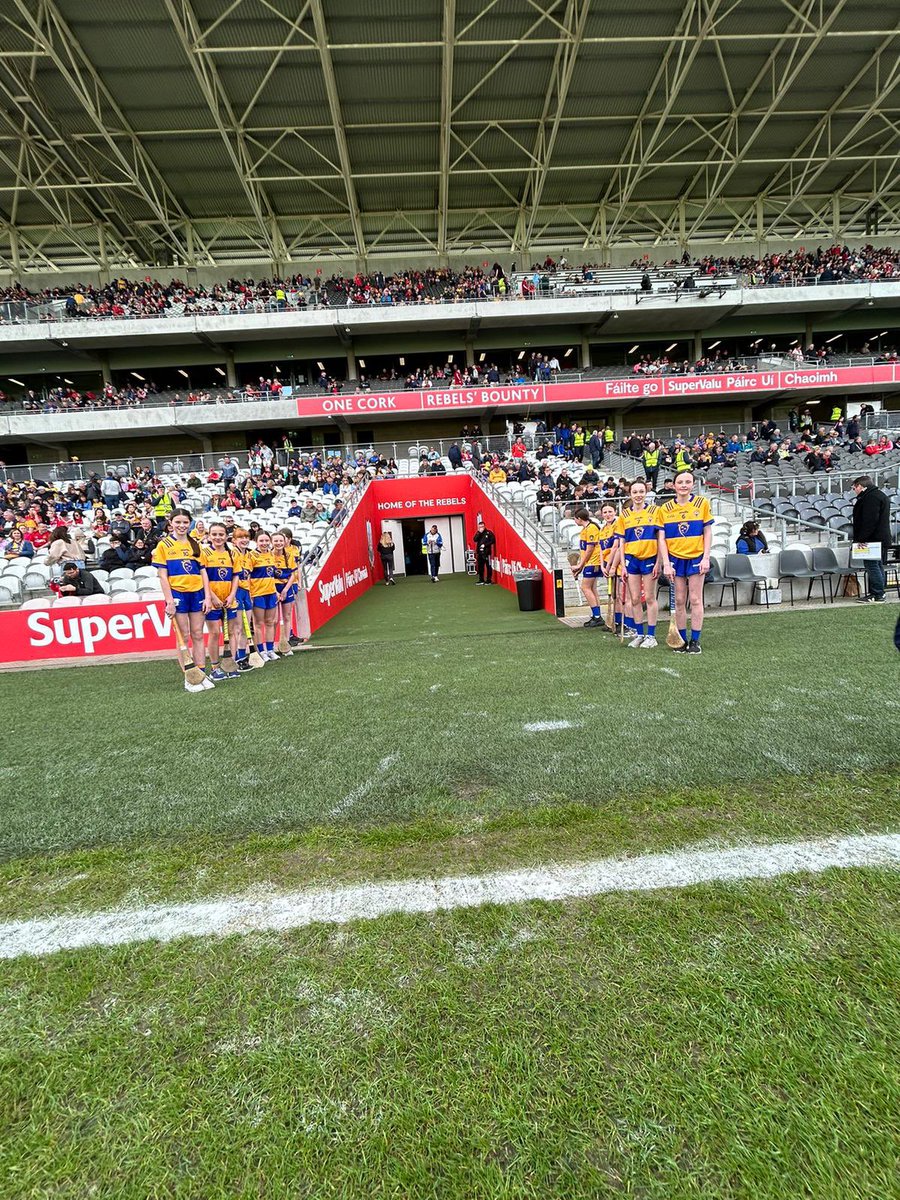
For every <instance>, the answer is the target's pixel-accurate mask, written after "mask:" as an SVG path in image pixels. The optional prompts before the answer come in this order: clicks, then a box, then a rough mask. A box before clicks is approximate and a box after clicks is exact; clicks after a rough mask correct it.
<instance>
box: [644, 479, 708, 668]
mask: <svg viewBox="0 0 900 1200" xmlns="http://www.w3.org/2000/svg"><path fill="white" fill-rule="evenodd" d="M693 486H694V475H693V472H692V471H679V472H678V474H677V475H676V476H675V499H674V500H670V501H669V502H668V503H667V504H663V505H662V506H661V507H660V508H658V509H657V513H658V516H659V527H660V528H659V557H660V561H661V563H662V570H663V574H665V575H667V576H668V577H669V578H670V579H672V578H674V580H675V623H676V625H677V628H678V632H679V633H680V634H681V638H682V641H683V643H684V645H682V646H679V647H678V648H677V650H676V651H675V653H676V654H700V653H701V650H700V632H701V630H702V629H703V584H704V583H705V582H706V575H707V574H708V572H709V548H710V545H711V543H712V526H713V515H712V510H711V508H710V507H709V501H708V500H707V499H706V497H705V496H695V495H694V494H693V492H692V488H693ZM688 598H690V602H691V637H690V641H688V635H687V600H688Z"/></svg>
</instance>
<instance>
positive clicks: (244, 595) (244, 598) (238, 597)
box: [234, 587, 253, 612]
mask: <svg viewBox="0 0 900 1200" xmlns="http://www.w3.org/2000/svg"><path fill="white" fill-rule="evenodd" d="M234 602H235V604H236V605H237V606H238V608H239V609H240V611H241V612H249V611H250V609H251V608H252V607H253V605H252V604H251V603H250V593H249V592H248V591H247V589H246V588H242V587H239V588H238V590H237V592H236V593H235V596H234Z"/></svg>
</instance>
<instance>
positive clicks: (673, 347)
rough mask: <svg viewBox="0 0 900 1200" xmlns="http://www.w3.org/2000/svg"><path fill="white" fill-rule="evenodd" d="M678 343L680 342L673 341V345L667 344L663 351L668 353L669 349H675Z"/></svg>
mask: <svg viewBox="0 0 900 1200" xmlns="http://www.w3.org/2000/svg"><path fill="white" fill-rule="evenodd" d="M677 345H678V343H677V342H673V343H672V345H671V346H666V348H665V350H664V351H663V353H664V354H668V353H669V351H670V350H674V349H675V347H676V346H677Z"/></svg>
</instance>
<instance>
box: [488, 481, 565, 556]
mask: <svg viewBox="0 0 900 1200" xmlns="http://www.w3.org/2000/svg"><path fill="white" fill-rule="evenodd" d="M472 481H473V483H474V484H475V485H476V487H479V488H481V490H482V491H483V492H484V494H485V496H487V498H488V499H489V500H490V501H491V502H492V503H493V504H496V506H497V508H499V509H500V511H501V512H502V513H503V516H504V517H505V518H506V520H507V521H508V522H509V523H510V525H511V526H512V527H513V529H514V530H515V531H516V533H518V534H520V535H521V537H522V538H523V540H524V541H526V542H527V543H528V544H529V546H531V548H532V550H534V552H535V553H536V554H537V555H538V557H539V558H540V559H541V560H542V561H543V564H544V566H545V567H546V568H547V570H548V571H555V570H556V569H557V566H558V559H557V547H556V546H555V545H554V543H553V541H552V540H551V539H550V538H549V537H548V536H547V534H546V531H545V530H543V529H541V528H540V527H539V526H538V525H536V524H535V523H534V521H532V520H531V518H530V517H529V516H528V515H527V514H526V512H525V509H524V508H523V506H522V505H521V504H514V503H512V501H511V500H509V499H508V498H507V497H506V496H504V495H503V494H502V492H500V491H498V490H497V488H495V487H494V485H493V484H491V483H488V482H487V481H486V480H484V479H479V478H478V476H477V475H474V474H473V476H472Z"/></svg>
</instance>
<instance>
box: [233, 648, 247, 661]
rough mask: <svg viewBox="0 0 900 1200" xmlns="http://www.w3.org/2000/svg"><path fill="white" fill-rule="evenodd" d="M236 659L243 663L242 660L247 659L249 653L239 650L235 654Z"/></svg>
mask: <svg viewBox="0 0 900 1200" xmlns="http://www.w3.org/2000/svg"><path fill="white" fill-rule="evenodd" d="M234 657H235V660H236V661H237V662H241V661H242V659H245V658H246V657H247V651H246V650H238V652H237V654H235V656H234Z"/></svg>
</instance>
